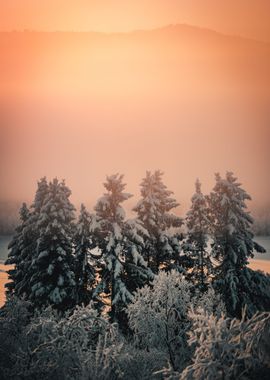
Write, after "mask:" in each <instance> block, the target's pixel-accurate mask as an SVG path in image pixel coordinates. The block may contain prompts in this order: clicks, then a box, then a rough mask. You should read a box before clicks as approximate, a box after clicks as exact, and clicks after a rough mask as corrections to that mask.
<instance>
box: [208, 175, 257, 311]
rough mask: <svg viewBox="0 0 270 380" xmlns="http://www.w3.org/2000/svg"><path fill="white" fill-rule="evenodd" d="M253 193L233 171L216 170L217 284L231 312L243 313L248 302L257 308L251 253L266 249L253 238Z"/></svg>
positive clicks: (214, 248) (213, 205)
mask: <svg viewBox="0 0 270 380" xmlns="http://www.w3.org/2000/svg"><path fill="white" fill-rule="evenodd" d="M248 200H251V197H250V196H249V195H248V194H247V193H246V191H245V190H244V189H242V188H241V184H240V183H239V182H238V181H237V178H236V177H235V176H234V175H233V173H232V172H227V173H226V177H225V178H224V179H223V178H221V176H220V175H219V174H216V184H215V187H214V189H213V192H212V193H211V194H210V197H209V203H210V208H211V218H212V232H213V239H214V240H213V244H212V255H213V257H214V259H215V260H217V263H218V265H217V267H216V269H215V279H214V285H215V287H216V288H217V289H218V290H219V292H220V293H221V294H222V295H223V298H224V302H225V305H226V308H227V311H228V313H229V314H230V315H231V316H237V317H239V316H241V313H242V309H243V307H244V306H246V307H247V309H248V311H249V310H250V311H251V310H254V307H253V305H251V304H250V289H251V288H252V287H253V285H254V284H252V283H251V281H252V276H250V274H249V272H250V269H248V268H247V265H248V263H249V262H248V259H249V257H253V256H254V254H253V252H254V250H256V251H259V252H265V250H264V249H263V248H262V247H260V246H259V245H258V244H257V243H255V242H254V241H253V233H252V231H251V226H252V223H253V219H252V217H251V216H250V213H249V212H248V211H247V210H246V208H247V206H246V201H248Z"/></svg>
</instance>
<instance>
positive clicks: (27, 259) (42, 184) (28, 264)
mask: <svg viewBox="0 0 270 380" xmlns="http://www.w3.org/2000/svg"><path fill="white" fill-rule="evenodd" d="M47 192H48V184H47V180H46V177H43V178H41V180H40V181H39V182H38V187H37V191H36V194H35V200H34V203H33V204H32V205H31V208H30V210H28V209H27V208H26V205H25V204H24V206H23V208H22V210H21V220H22V219H23V224H22V226H19V227H18V229H19V230H20V229H21V228H22V231H21V235H20V236H21V238H20V250H21V255H20V258H18V260H19V261H18V262H17V265H16V268H17V269H19V273H20V274H19V275H18V277H17V280H16V285H15V286H14V289H13V290H14V294H15V295H16V296H19V297H20V296H22V295H24V296H25V297H29V295H30V293H31V289H30V279H31V276H32V275H33V268H32V261H33V259H34V255H35V252H36V247H37V239H38V236H39V229H38V227H37V221H38V218H39V215H40V211H41V208H42V205H43V202H44V199H45V197H46V195H47ZM16 240H17V236H16V235H15V236H14V238H13V240H12V242H11V244H10V246H12V247H11V250H12V251H13V250H14V249H15V247H16V244H15V245H14V243H15V242H16ZM11 254H12V252H11Z"/></svg>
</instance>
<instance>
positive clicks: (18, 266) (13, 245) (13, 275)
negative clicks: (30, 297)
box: [5, 203, 30, 297]
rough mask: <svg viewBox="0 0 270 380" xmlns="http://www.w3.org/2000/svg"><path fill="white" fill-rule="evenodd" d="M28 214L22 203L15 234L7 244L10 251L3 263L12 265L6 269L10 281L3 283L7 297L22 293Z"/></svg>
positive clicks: (27, 241)
mask: <svg viewBox="0 0 270 380" xmlns="http://www.w3.org/2000/svg"><path fill="white" fill-rule="evenodd" d="M29 215H30V212H29V209H28V207H27V205H26V203H23V204H22V207H21V209H20V224H19V225H18V227H17V228H16V231H15V235H14V236H13V238H12V240H11V242H10V243H9V245H8V249H9V250H10V252H9V254H8V258H7V260H6V262H5V265H12V266H13V268H12V269H9V270H8V271H7V273H8V279H9V280H11V282H8V283H6V284H5V287H6V289H7V290H6V294H7V297H10V296H12V295H16V296H21V295H22V291H21V286H20V284H21V283H22V281H23V280H24V276H25V259H26V256H27V247H28V245H29V240H28V235H27V233H26V231H27V222H28V220H29Z"/></svg>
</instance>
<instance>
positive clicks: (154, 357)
mask: <svg viewBox="0 0 270 380" xmlns="http://www.w3.org/2000/svg"><path fill="white" fill-rule="evenodd" d="M117 362H118V365H119V368H120V370H121V376H122V379H128V380H148V379H162V374H161V373H160V370H161V369H162V368H163V367H164V366H165V365H167V355H166V354H165V353H164V352H162V351H160V350H158V349H155V348H154V349H151V350H145V349H138V348H136V347H135V346H134V344H128V343H126V344H125V345H124V346H123V350H122V353H121V354H120V355H119V357H118V359H117Z"/></svg>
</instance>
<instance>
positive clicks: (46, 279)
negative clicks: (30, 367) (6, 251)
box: [30, 179, 75, 311]
mask: <svg viewBox="0 0 270 380" xmlns="http://www.w3.org/2000/svg"><path fill="white" fill-rule="evenodd" d="M70 194H71V191H70V190H69V188H68V187H67V186H66V185H65V183H64V182H59V181H58V180H57V179H54V180H53V181H52V182H50V183H49V187H48V192H47V195H46V197H45V199H44V202H43V205H42V207H41V210H40V215H39V217H38V220H37V228H38V229H39V237H38V240H37V248H36V257H35V260H34V261H33V263H32V268H33V270H34V274H33V276H32V277H31V296H30V298H31V299H32V301H33V302H34V304H35V305H36V306H37V307H43V306H47V305H52V306H53V307H54V308H56V309H58V310H60V311H64V310H66V309H69V308H71V307H73V306H74V303H75V300H74V298H75V275H74V268H73V267H74V256H73V245H72V238H73V228H74V224H73V221H74V219H75V217H74V210H75V208H74V206H73V205H72V204H71V202H70V200H69V197H70Z"/></svg>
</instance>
